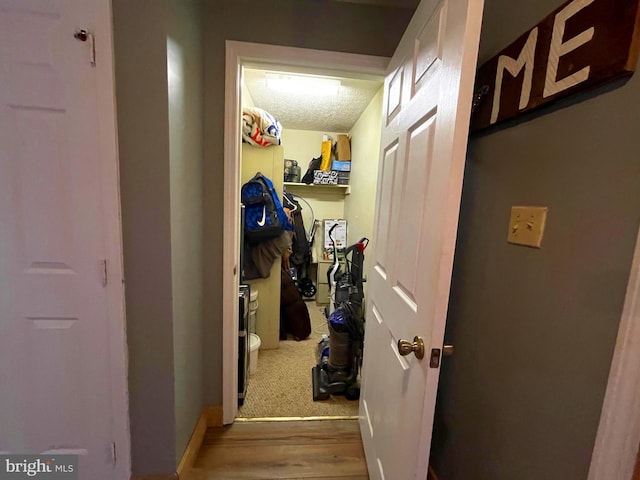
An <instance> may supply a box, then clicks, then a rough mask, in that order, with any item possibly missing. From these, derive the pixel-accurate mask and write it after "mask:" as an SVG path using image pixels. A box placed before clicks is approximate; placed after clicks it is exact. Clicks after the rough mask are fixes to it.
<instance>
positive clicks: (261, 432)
mask: <svg viewBox="0 0 640 480" xmlns="http://www.w3.org/2000/svg"><path fill="white" fill-rule="evenodd" d="M360 441H361V439H360V429H359V427H358V424H357V422H356V421H349V420H335V421H317V422H304V421H302V422H275V423H273V422H269V423H267V422H265V423H258V422H255V423H254V422H252V423H241V424H233V425H231V426H228V427H223V428H220V429H209V430H208V431H207V434H206V435H205V438H204V441H203V446H211V445H220V446H235V445H244V446H249V445H260V444H268V445H274V444H285V445H286V444H291V443H295V444H307V445H308V444H315V443H318V442H322V443H360Z"/></svg>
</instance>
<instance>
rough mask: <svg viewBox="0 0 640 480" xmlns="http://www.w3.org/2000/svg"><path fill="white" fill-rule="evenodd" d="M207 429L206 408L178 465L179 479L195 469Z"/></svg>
mask: <svg viewBox="0 0 640 480" xmlns="http://www.w3.org/2000/svg"><path fill="white" fill-rule="evenodd" d="M207 427H208V419H207V410H206V408H204V409H203V410H202V413H200V418H198V422H197V423H196V426H195V428H194V429H193V433H192V434H191V438H190V439H189V443H188V444H187V448H185V449H184V453H183V454H182V458H181V459H180V463H179V464H178V471H177V474H178V477H180V478H181V477H182V476H183V475H184V474H185V473H186V472H188V471H189V470H191V468H193V464H194V462H195V461H196V457H197V456H198V452H199V451H200V447H201V446H202V441H203V440H204V434H205V433H207Z"/></svg>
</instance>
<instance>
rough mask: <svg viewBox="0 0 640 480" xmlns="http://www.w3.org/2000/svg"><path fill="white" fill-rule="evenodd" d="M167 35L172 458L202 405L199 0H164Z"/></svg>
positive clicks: (184, 442) (178, 452) (182, 446)
mask: <svg viewBox="0 0 640 480" xmlns="http://www.w3.org/2000/svg"><path fill="white" fill-rule="evenodd" d="M168 28H169V31H168V37H167V60H168V86H169V143H170V148H169V151H170V160H169V164H170V186H171V271H172V282H173V354H174V377H175V417H176V461H177V462H179V461H180V458H181V457H182V454H183V453H184V449H185V447H186V445H187V443H188V442H189V438H190V437H191V433H192V431H193V427H194V426H195V424H196V422H197V421H198V417H199V416H200V413H201V411H202V406H203V397H202V390H203V388H202V380H203V377H202V359H203V356H202V346H203V341H202V96H203V91H202V4H201V2H200V1H199V0H169V25H168Z"/></svg>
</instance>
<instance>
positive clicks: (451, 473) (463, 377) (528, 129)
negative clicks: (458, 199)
mask: <svg viewBox="0 0 640 480" xmlns="http://www.w3.org/2000/svg"><path fill="white" fill-rule="evenodd" d="M562 2H563V0H539V1H537V2H529V1H525V0H517V1H514V0H487V1H486V10H485V14H484V24H483V30H482V42H481V62H482V61H483V60H486V59H487V58H490V57H491V56H492V55H493V54H495V53H497V51H499V50H500V49H501V48H503V47H505V46H506V45H508V44H509V43H511V42H512V41H513V40H515V39H516V38H517V37H518V36H519V35H520V34H522V33H523V32H525V31H526V30H527V29H528V28H530V27H532V26H533V25H535V24H536V23H537V22H538V21H539V20H541V19H542V18H544V17H545V16H546V15H547V14H548V13H550V12H551V11H553V10H554V9H555V8H557V7H558V6H559V5H560V4H561V3H562ZM589 97H590V98H587V99H586V100H584V101H582V102H581V103H578V104H574V105H572V106H569V107H567V108H564V109H559V110H556V111H547V114H545V115H542V116H539V117H537V118H535V119H533V120H531V121H528V122H525V123H521V124H519V125H515V126H510V127H505V128H501V129H499V130H498V131H495V132H493V133H489V134H486V135H483V136H477V137H473V138H472V140H471V142H470V144H469V155H468V164H467V172H466V179H465V186H464V193H463V200H462V212H461V217H460V227H459V236H458V246H457V250H456V257H455V266H454V277H453V284H452V296H451V301H450V309H449V323H448V330H447V341H448V342H451V343H453V344H454V345H455V348H456V352H455V355H454V356H453V357H451V358H450V359H445V361H444V366H443V370H442V376H441V389H440V391H439V398H438V409H437V416H436V432H435V440H434V449H433V453H434V458H433V460H434V463H435V464H436V471H437V473H438V474H439V475H440V477H441V478H444V479H447V480H468V479H470V478H473V479H474V480H485V479H486V480H489V479H490V480H514V479H517V480H534V479H535V480H537V479H545V480H585V479H586V478H587V472H588V468H589V462H590V459H591V453H592V450H593V445H594V441H595V435H596V430H597V426H598V421H599V417H600V411H601V408H602V401H603V396H604V392H605V388H606V383H607V377H608V374H609V368H610V363H611V357H612V353H613V348H614V344H615V340H616V334H617V329H618V323H619V320H620V315H621V312H622V305H623V300H624V294H625V288H626V284H627V280H628V275H629V271H630V265H631V259H632V253H633V248H634V245H635V241H636V235H637V232H638V225H639V223H640V188H638V185H639V184H640V162H639V161H638V159H639V158H640V142H639V141H638V132H640V109H638V108H635V107H634V106H636V105H638V104H639V103H640V77H639V76H637V75H636V77H634V78H632V79H631V80H630V81H629V82H628V83H627V84H626V85H624V86H622V87H621V88H619V89H617V90H614V91H611V92H609V93H604V94H602V95H598V96H596V95H590V96H589ZM512 205H547V206H548V207H549V215H548V218H547V225H546V231H545V236H544V240H543V248H542V249H540V250H536V249H529V248H526V247H519V246H514V245H508V244H507V243H506V235H507V225H508V219H509V210H510V207H511V206H512Z"/></svg>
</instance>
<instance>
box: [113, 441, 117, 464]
mask: <svg viewBox="0 0 640 480" xmlns="http://www.w3.org/2000/svg"><path fill="white" fill-rule="evenodd" d="M117 459H118V457H117V456H116V442H111V461H112V462H113V464H114V465H115V464H116V461H117Z"/></svg>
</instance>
